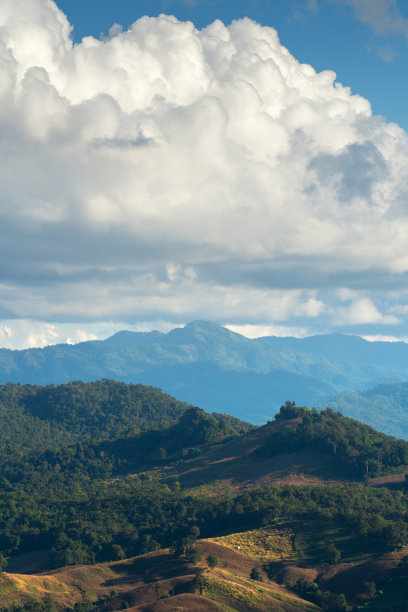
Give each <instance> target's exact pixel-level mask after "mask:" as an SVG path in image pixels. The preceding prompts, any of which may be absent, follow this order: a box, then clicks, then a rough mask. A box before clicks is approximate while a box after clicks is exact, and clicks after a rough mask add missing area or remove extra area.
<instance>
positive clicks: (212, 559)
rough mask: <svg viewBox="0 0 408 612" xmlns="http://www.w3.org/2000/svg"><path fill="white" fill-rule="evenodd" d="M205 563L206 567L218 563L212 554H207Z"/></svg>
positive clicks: (214, 565)
mask: <svg viewBox="0 0 408 612" xmlns="http://www.w3.org/2000/svg"><path fill="white" fill-rule="evenodd" d="M207 563H208V567H216V566H217V565H218V559H217V557H214V555H208V557H207Z"/></svg>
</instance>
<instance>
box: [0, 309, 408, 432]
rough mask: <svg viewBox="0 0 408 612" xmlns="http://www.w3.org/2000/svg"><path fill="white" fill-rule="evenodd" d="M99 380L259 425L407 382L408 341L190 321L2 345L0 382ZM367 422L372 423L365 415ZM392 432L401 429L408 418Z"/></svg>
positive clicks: (400, 430) (407, 428)
mask: <svg viewBox="0 0 408 612" xmlns="http://www.w3.org/2000/svg"><path fill="white" fill-rule="evenodd" d="M102 378H109V379H113V380H117V381H122V382H128V383H142V384H147V385H152V386H157V387H160V388H161V389H163V391H165V392H166V393H170V394H172V395H174V396H175V397H177V399H179V400H182V401H185V402H188V403H190V404H195V405H198V406H200V407H202V408H204V409H206V410H209V411H214V410H215V411H218V412H226V413H228V414H232V415H234V416H237V417H239V418H243V419H245V420H249V421H251V422H254V423H260V422H262V421H266V420H268V419H269V418H271V417H272V416H273V415H274V414H275V412H276V411H277V410H278V409H279V406H280V405H281V404H282V403H283V402H284V401H286V400H287V399H290V400H294V401H296V402H297V403H298V404H306V405H309V406H312V405H321V404H325V403H327V402H330V400H331V399H332V398H334V397H336V396H338V395H339V394H344V393H351V392H355V391H362V390H367V389H368V388H370V387H372V386H374V385H378V384H380V383H383V382H387V381H388V382H389V381H392V382H401V381H404V380H408V344H406V343H403V342H400V343H387V342H367V341H366V340H363V339H362V338H359V337H357V336H345V335H341V334H331V335H322V336H312V337H309V338H290V337H289V338H278V337H264V338H256V339H252V340H251V339H249V338H246V337H244V336H242V335H240V334H237V333H235V332H232V331H230V330H229V329H226V328H224V327H222V326H220V325H217V324H216V323H211V322H207V321H193V322H192V323H189V324H188V325H186V326H185V327H183V328H175V329H173V330H171V331H170V332H169V333H167V334H164V333H161V332H157V331H152V332H131V331H120V332H118V333H117V334H115V335H113V336H111V337H110V338H107V339H106V340H102V341H90V342H83V343H80V344H76V345H68V344H60V345H55V346H48V347H45V348H42V349H26V350H22V351H12V350H9V349H0V384H4V383H7V382H15V383H17V382H19V383H25V384H27V383H31V384H37V385H46V384H61V383H65V382H68V381H72V380H82V381H85V382H90V381H96V380H99V379H102ZM350 416H352V415H350ZM366 422H368V423H369V424H374V422H375V421H373V422H371V421H370V416H368V420H366ZM392 433H394V435H400V436H408V420H407V425H406V426H405V425H403V427H400V428H399V429H398V426H397V431H395V428H394V430H393V432H392Z"/></svg>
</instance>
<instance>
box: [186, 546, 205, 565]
mask: <svg viewBox="0 0 408 612" xmlns="http://www.w3.org/2000/svg"><path fill="white" fill-rule="evenodd" d="M201 557H202V553H201V550H200V549H199V548H197V546H190V547H189V548H186V559H187V561H188V562H189V563H192V564H193V565H198V563H200V561H201Z"/></svg>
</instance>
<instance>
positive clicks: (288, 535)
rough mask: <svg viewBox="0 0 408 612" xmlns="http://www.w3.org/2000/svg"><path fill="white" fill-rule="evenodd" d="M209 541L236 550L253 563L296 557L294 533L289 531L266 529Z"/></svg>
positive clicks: (209, 539) (233, 534)
mask: <svg viewBox="0 0 408 612" xmlns="http://www.w3.org/2000/svg"><path fill="white" fill-rule="evenodd" d="M207 541H208V542H214V544H221V545H222V546H225V547H226V548H230V549H232V550H235V551H236V552H239V553H240V554H241V555H243V556H244V557H246V558H247V559H251V560H252V561H260V562H264V563H266V562H268V561H281V560H284V559H285V560H289V559H293V558H294V555H295V550H294V548H293V542H292V541H293V533H292V531H291V530H289V529H276V528H275V529H273V528H270V527H265V528H262V529H253V530H252V531H245V532H243V533H232V534H230V535H226V536H221V537H218V538H208V539H207Z"/></svg>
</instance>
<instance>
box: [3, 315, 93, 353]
mask: <svg viewBox="0 0 408 612" xmlns="http://www.w3.org/2000/svg"><path fill="white" fill-rule="evenodd" d="M96 338H97V336H96V335H95V334H92V333H88V332H86V331H84V330H82V329H75V330H73V334H72V339H71V338H70V337H69V336H67V334H66V333H65V332H64V331H63V330H62V329H61V328H59V327H58V326H56V325H53V324H52V323H46V322H43V321H31V320H28V319H20V320H15V321H7V323H6V324H3V325H0V347H1V348H11V349H23V348H39V347H44V346H48V345H49V344H61V343H68V344H76V343H77V342H85V341H86V340H96Z"/></svg>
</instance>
